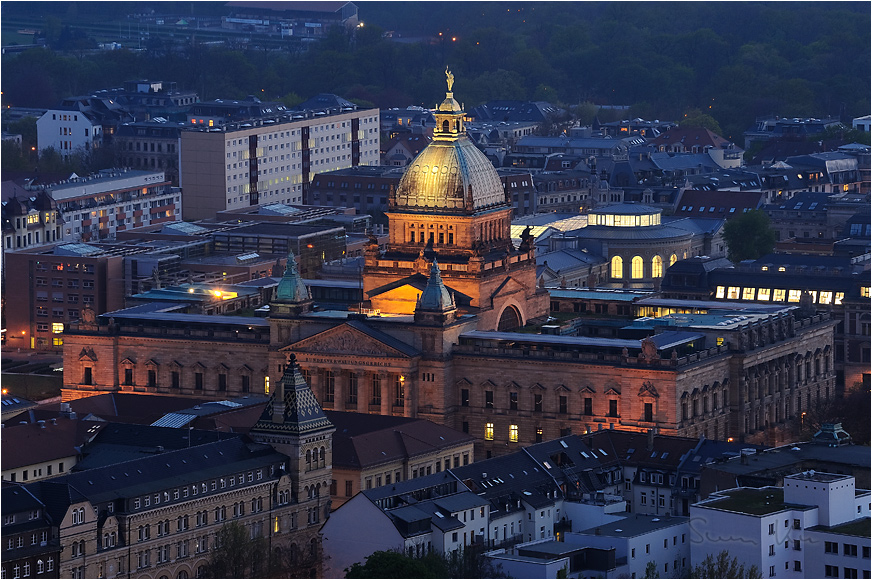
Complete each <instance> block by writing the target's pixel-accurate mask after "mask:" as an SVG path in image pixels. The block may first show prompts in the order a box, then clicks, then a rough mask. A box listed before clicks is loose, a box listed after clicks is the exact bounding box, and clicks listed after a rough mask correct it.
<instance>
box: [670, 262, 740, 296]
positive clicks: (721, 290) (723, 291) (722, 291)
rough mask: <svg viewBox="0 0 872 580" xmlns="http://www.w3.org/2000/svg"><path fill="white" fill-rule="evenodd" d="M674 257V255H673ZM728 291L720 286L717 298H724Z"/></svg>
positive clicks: (716, 294)
mask: <svg viewBox="0 0 872 580" xmlns="http://www.w3.org/2000/svg"><path fill="white" fill-rule="evenodd" d="M673 255H674V254H673ZM726 291H727V289H726V288H725V287H723V286H718V288H717V290H715V298H723V297H724V293H725V292H726Z"/></svg>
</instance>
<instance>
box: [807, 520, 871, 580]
mask: <svg viewBox="0 0 872 580" xmlns="http://www.w3.org/2000/svg"><path fill="white" fill-rule="evenodd" d="M807 538H808V541H806V542H805V554H804V556H805V566H804V572H805V577H806V578H853V577H855V575H856V577H857V578H867V577H869V575H870V570H872V568H870V561H869V552H870V538H869V537H868V536H866V537H862V536H849V535H846V534H841V533H836V532H832V531H827V530H813V531H809V532H808V534H807ZM828 544H829V546H828Z"/></svg>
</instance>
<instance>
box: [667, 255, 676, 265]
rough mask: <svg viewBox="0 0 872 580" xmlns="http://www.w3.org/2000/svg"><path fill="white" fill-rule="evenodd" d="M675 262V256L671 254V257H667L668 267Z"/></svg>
mask: <svg viewBox="0 0 872 580" xmlns="http://www.w3.org/2000/svg"><path fill="white" fill-rule="evenodd" d="M677 261H678V256H676V255H675V254H672V255H671V256H669V265H670V266H671V265H672V264H674V263H675V262H677Z"/></svg>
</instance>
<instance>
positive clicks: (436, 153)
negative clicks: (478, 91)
mask: <svg viewBox="0 0 872 580" xmlns="http://www.w3.org/2000/svg"><path fill="white" fill-rule="evenodd" d="M445 74H446V76H447V78H448V92H447V93H446V94H445V100H444V101H442V103H441V104H439V105H438V106H437V107H436V112H435V113H434V116H435V118H436V129H435V130H434V132H433V141H432V142H431V143H430V144H429V145H427V147H425V148H424V150H423V151H421V153H419V154H418V156H417V157H416V158H415V159H414V160H413V161H412V163H411V164H410V165H409V168H408V169H407V170H406V173H405V175H403V178H402V179H401V180H400V183H399V185H398V186H397V191H396V194H395V196H394V202H393V204H392V205H393V207H395V208H399V209H402V208H410V209H413V208H414V209H430V210H433V209H436V210H439V209H443V210H450V211H453V212H457V211H467V212H469V211H478V210H481V209H485V208H489V207H494V206H498V205H505V204H506V193H505V191H504V190H503V184H502V182H501V181H500V177H499V175H497V171H496V169H494V166H493V164H492V163H491V162H490V160H489V159H488V158H487V156H486V155H485V154H484V153H482V152H481V151H480V150H479V149H478V148H477V147H476V146H475V144H474V143H473V142H472V141H471V140H470V139H469V137H467V136H466V129H465V128H464V126H463V108H462V107H461V106H460V103H458V102H457V101H456V100H455V99H454V93H453V92H451V90H452V87H453V85H454V75H453V74H451V73H450V72H449V71H448V69H447V68H446V69H445Z"/></svg>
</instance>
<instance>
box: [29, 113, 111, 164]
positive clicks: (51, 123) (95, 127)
mask: <svg viewBox="0 0 872 580" xmlns="http://www.w3.org/2000/svg"><path fill="white" fill-rule="evenodd" d="M102 141H103V127H102V125H101V123H100V120H99V119H97V118H96V117H92V116H89V115H87V114H85V113H83V112H81V111H78V110H63V109H49V110H48V111H46V112H45V113H44V114H43V115H42V116H41V117H40V118H39V119H37V120H36V143H37V148H38V149H39V150H40V151H42V150H44V149H48V148H49V147H52V148H54V149H55V150H57V151H58V152H59V153H60V154H61V155H63V156H64V157H68V156H69V155H72V154H73V152H75V151H76V150H77V149H80V148H81V149H84V150H86V151H89V150H91V149H93V148H94V147H99V146H100V143H102Z"/></svg>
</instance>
